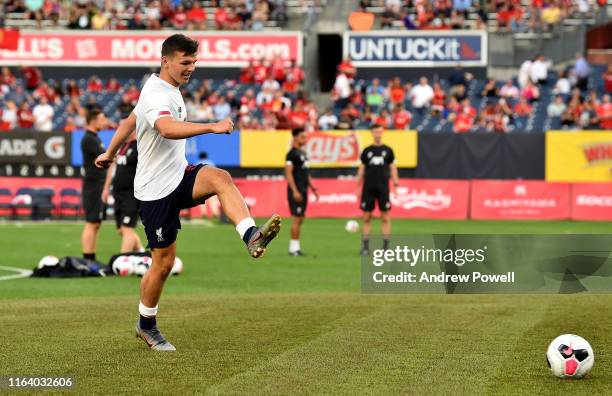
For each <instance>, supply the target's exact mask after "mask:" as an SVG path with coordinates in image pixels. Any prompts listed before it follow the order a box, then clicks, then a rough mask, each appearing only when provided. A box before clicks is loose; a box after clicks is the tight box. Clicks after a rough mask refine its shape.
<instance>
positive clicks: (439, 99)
mask: <svg viewBox="0 0 612 396" xmlns="http://www.w3.org/2000/svg"><path fill="white" fill-rule="evenodd" d="M433 91H434V96H433V99H432V100H431V110H432V113H433V114H434V115H439V114H442V112H443V111H444V99H445V98H446V93H445V92H444V90H443V89H442V87H441V86H440V84H439V83H435V84H434V86H433Z"/></svg>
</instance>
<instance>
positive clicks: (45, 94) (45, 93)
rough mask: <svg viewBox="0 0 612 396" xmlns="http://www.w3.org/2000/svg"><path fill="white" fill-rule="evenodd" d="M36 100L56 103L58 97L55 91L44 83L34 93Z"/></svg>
mask: <svg viewBox="0 0 612 396" xmlns="http://www.w3.org/2000/svg"><path fill="white" fill-rule="evenodd" d="M32 96H33V97H34V99H37V100H39V99H40V98H46V99H47V101H48V102H49V103H54V102H56V101H57V99H58V98H57V95H56V94H55V89H53V88H52V87H50V86H49V84H47V82H42V83H41V84H40V86H39V87H38V88H36V90H35V91H34V93H32Z"/></svg>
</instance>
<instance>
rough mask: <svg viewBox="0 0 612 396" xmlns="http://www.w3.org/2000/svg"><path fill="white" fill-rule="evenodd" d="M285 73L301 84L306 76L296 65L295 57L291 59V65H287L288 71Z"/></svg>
mask: <svg viewBox="0 0 612 396" xmlns="http://www.w3.org/2000/svg"><path fill="white" fill-rule="evenodd" d="M287 75H292V76H293V78H294V79H295V81H297V83H298V84H301V83H302V82H303V81H304V79H305V77H306V76H305V74H304V70H303V69H302V68H301V67H300V66H298V65H297V63H296V61H295V59H293V60H291V66H289V71H288V72H287Z"/></svg>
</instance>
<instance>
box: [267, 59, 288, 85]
mask: <svg viewBox="0 0 612 396" xmlns="http://www.w3.org/2000/svg"><path fill="white" fill-rule="evenodd" d="M269 74H270V75H271V76H272V78H273V79H275V80H276V81H278V82H279V84H282V83H283V81H285V79H286V78H287V66H286V64H285V60H284V59H283V58H281V56H280V55H276V56H275V57H274V60H273V61H272V64H271V65H270V71H269Z"/></svg>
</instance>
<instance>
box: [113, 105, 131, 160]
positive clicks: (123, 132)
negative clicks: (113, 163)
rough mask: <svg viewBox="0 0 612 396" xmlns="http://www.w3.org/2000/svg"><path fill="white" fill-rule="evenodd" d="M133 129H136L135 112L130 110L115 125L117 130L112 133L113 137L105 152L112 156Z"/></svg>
mask: <svg viewBox="0 0 612 396" xmlns="http://www.w3.org/2000/svg"><path fill="white" fill-rule="evenodd" d="M134 129H136V114H135V113H134V112H131V113H130V115H129V116H128V117H127V118H126V119H124V120H122V121H121V122H120V123H119V126H117V130H116V131H115V134H114V135H113V138H112V139H111V142H110V144H109V145H108V148H107V149H106V153H107V154H110V156H111V157H112V158H114V157H115V154H117V151H118V150H119V147H121V145H122V144H123V143H125V141H126V140H127V138H128V137H129V136H130V135H131V134H132V132H133V131H134Z"/></svg>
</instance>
